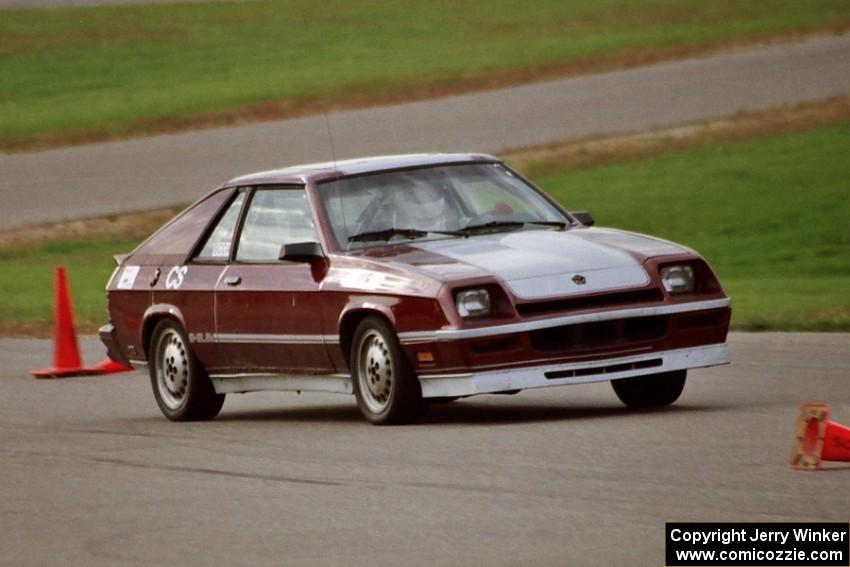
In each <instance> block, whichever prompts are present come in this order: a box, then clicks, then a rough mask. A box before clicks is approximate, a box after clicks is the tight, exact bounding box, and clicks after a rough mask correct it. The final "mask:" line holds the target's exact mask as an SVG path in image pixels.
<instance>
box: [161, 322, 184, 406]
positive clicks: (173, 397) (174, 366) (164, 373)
mask: <svg viewBox="0 0 850 567" xmlns="http://www.w3.org/2000/svg"><path fill="white" fill-rule="evenodd" d="M155 364H156V387H157V389H158V390H159V397H160V398H161V399H162V401H163V403H165V405H166V406H168V408H169V409H171V410H177V409H179V408H180V406H181V405H183V403H184V402H185V401H186V392H187V391H188V388H189V353H188V352H187V350H186V345H185V344H184V343H183V338H182V337H181V336H180V334H179V333H178V332H177V331H176V330H174V329H167V330H166V331H165V332H164V333H162V335H161V336H160V337H159V341H158V343H157V345H156V358H155Z"/></svg>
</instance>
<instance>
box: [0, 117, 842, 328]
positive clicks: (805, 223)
mask: <svg viewBox="0 0 850 567" xmlns="http://www.w3.org/2000/svg"><path fill="white" fill-rule="evenodd" d="M848 140H850V122H842V123H840V124H837V125H833V126H827V127H821V128H818V129H815V130H810V131H806V132H800V133H794V134H784V135H780V136H771V137H765V138H759V139H754V140H748V141H740V142H731V143H716V144H712V145H709V146H706V147H699V148H694V149H688V150H681V151H676V152H670V153H663V154H661V155H656V156H653V157H649V158H643V159H635V160H631V161H624V162H620V163H615V164H609V165H603V166H599V167H583V168H578V169H566V170H563V171H560V172H557V173H552V174H547V175H545V176H539V177H537V181H538V182H539V183H540V184H541V185H542V186H543V187H544V188H545V189H546V190H547V191H548V192H550V193H551V194H552V195H554V196H556V197H557V198H558V199H559V200H560V201H561V202H562V203H564V204H565V205H566V206H567V208H570V209H574V210H576V209H588V210H590V211H592V212H593V213H594V215H595V217H596V219H597V222H598V224H599V225H602V226H613V227H618V228H625V229H630V230H636V231H640V232H646V233H649V234H653V235H657V236H661V237H666V238H670V239H672V240H675V241H677V242H682V243H684V244H687V245H689V246H692V247H694V248H696V249H697V250H699V251H700V252H701V253H703V254H704V255H705V256H706V257H707V258H708V259H709V261H711V262H712V264H713V265H714V267H715V269H716V270H717V272H718V274H719V276H720V278H721V280H722V282H723V284H724V286H725V287H726V290H727V291H728V292H729V293H730V295H731V296H732V298H733V304H734V316H733V325H734V327H735V328H736V329H747V330H758V329H782V330H820V331H850V252H848V251H850V229H848V219H850V198H848V197H850V144H848ZM551 167H552V165H551V163H550V164H548V165H547V168H551ZM159 220H161V219H159ZM153 228H154V227H144V226H136V227H135V228H134V229H133V230H134V233H133V234H132V236H133V237H132V238H130V237H129V236H125V237H101V238H99V239H95V240H89V241H68V240H65V241H58V242H46V243H41V244H37V245H30V246H24V247H20V246H18V247H14V248H13V247H10V246H6V247H5V248H0V298H2V299H0V332H5V333H10V332H15V333H21V332H25V333H26V332H29V333H41V334H43V333H45V332H47V331H48V330H49V326H50V320H51V319H50V318H51V308H52V307H51V305H52V294H51V286H52V277H53V266H54V265H55V264H57V263H63V264H65V265H66V266H67V267H68V270H69V272H68V273H69V279H70V283H71V287H72V292H73V298H74V302H75V305H76V308H77V314H78V322H80V323H82V325H81V326H82V328H84V329H86V330H88V331H92V330H94V329H95V328H96V327H97V326H98V325H99V324H101V323H102V322H103V321H104V319H105V307H104V293H103V286H104V284H105V282H106V280H107V278H108V277H109V274H110V273H111V271H112V269H113V262H112V257H111V256H112V255H113V254H116V253H120V252H127V251H129V250H130V249H131V248H132V247H133V246H134V244H135V243H136V242H137V241H138V240H140V239H141V238H142V235H143V234H144V233H145V232H147V231H149V230H153Z"/></svg>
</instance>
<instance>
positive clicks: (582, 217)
mask: <svg viewBox="0 0 850 567" xmlns="http://www.w3.org/2000/svg"><path fill="white" fill-rule="evenodd" d="M570 214H571V215H572V216H573V218H574V219H576V220H577V221H578V222H580V223H581V224H583V225H584V226H593V224H594V222H593V215H591V214H590V213H589V212H587V211H571V212H570Z"/></svg>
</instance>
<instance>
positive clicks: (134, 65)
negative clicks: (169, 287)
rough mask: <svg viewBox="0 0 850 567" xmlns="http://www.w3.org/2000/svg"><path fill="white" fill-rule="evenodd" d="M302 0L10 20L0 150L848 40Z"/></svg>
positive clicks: (670, 4)
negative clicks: (796, 39) (761, 45)
mask: <svg viewBox="0 0 850 567" xmlns="http://www.w3.org/2000/svg"><path fill="white" fill-rule="evenodd" d="M316 6H317V5H316V4H313V3H304V2H297V1H295V0H279V1H270V0H269V1H246V2H233V3H229V2H224V3H199V4H183V5H180V4H178V5H147V6H145V5H135V6H113V7H97V8H67V9H56V10H9V11H3V17H2V18H0V37H2V38H3V40H2V42H0V69H2V70H3V72H2V73H0V149H5V150H14V149H22V148H28V147H36V146H39V145H50V144H62V143H68V142H74V141H85V140H93V139H102V138H106V137H110V136H121V135H126V134H131V133H143V132H150V131H158V130H163V129H177V128H181V127H193V126H199V125H209V124H221V123H227V122H229V121H235V120H245V119H262V118H269V117H275V116H283V115H288V114H297V113H300V112H305V111H310V110H317V109H320V108H327V107H328V106H330V105H334V104H349V105H350V104H369V103H375V102H385V101H387V100H395V99H400V98H404V97H411V96H413V97H416V96H427V95H429V94H440V93H444V92H452V91H457V90H463V89H468V88H474V87H481V86H488V85H496V84H506V83H511V82H519V81H524V80H528V79H530V78H535V77H542V76H547V75H558V74H564V73H570V72H585V71H593V70H599V69H606V68H612V67H617V66H623V65H629V64H635V63H642V62H646V61H652V60H657V59H661V58H670V57H675V56H680V55H683V54H687V53H691V52H694V51H699V50H703V49H706V48H711V47H713V46H718V45H726V44H735V43H741V42H744V43H746V42H748V41H753V40H757V39H759V38H765V37H775V36H785V35H789V34H795V33H803V32H807V31H813V30H835V29H847V27H848V26H850V2H847V0H808V1H807V2H799V1H797V0H691V1H684V0H680V1H677V0H540V1H536V2H525V1H519V0H491V1H490V2H486V3H484V2H480V1H476V2H473V1H458V2H434V1H432V2H421V1H412V0H406V1H392V2H390V1H387V0H365V1H363V2H356V3H354V2H348V1H346V0H328V1H326V2H323V3H321V7H316Z"/></svg>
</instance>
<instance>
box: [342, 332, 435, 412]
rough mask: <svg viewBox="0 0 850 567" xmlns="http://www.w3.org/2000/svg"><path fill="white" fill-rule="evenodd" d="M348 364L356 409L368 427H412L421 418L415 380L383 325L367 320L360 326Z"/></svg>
mask: <svg viewBox="0 0 850 567" xmlns="http://www.w3.org/2000/svg"><path fill="white" fill-rule="evenodd" d="M349 363H350V368H351V381H352V384H353V386H354V396H355V397H356V398H357V405H358V406H359V407H360V412H361V413H362V414H363V416H364V417H365V418H366V419H367V420H369V421H370V422H371V423H374V424H375V425H392V424H400V423H413V422H416V421H418V420H419V419H421V418H422V416H423V415H424V414H425V410H426V408H427V404H426V403H425V402H424V401H423V399H422V388H421V387H420V385H419V379H418V378H417V377H416V374H414V372H413V370H412V369H411V368H410V364H409V363H408V361H407V358H405V356H404V353H403V352H401V347H399V344H398V338H397V337H396V334H395V332H394V331H393V329H392V328H391V327H390V326H389V325H388V324H387V323H386V321H384V320H383V319H381V318H380V317H374V316H370V317H366V318H365V319H363V321H361V322H360V324H359V325H358V326H357V330H356V331H355V332H354V339H353V340H352V341H351V353H350V356H349Z"/></svg>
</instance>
